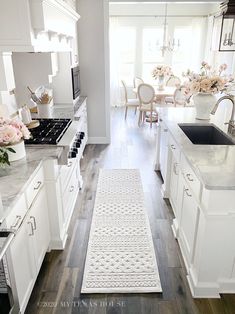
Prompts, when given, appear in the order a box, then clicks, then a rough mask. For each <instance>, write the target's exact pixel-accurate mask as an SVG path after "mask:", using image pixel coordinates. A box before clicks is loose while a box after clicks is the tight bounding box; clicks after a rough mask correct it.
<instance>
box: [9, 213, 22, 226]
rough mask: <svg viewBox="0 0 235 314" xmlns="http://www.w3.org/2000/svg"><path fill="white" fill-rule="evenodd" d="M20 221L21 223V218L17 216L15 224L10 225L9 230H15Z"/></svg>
mask: <svg viewBox="0 0 235 314" xmlns="http://www.w3.org/2000/svg"><path fill="white" fill-rule="evenodd" d="M20 221H21V216H19V215H17V216H16V222H15V223H14V224H13V225H11V228H16V227H17V226H18V224H19V222H20Z"/></svg>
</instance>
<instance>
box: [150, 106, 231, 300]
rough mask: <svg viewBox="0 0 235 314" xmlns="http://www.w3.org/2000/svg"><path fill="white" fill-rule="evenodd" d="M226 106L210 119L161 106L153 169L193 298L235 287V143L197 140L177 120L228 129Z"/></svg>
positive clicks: (215, 293) (191, 111)
mask: <svg viewBox="0 0 235 314" xmlns="http://www.w3.org/2000/svg"><path fill="white" fill-rule="evenodd" d="M228 108H229V109H227V108H221V110H220V111H219V112H218V113H217V114H216V115H215V116H212V117H211V120H210V121H200V120H196V119H195V109H194V108H166V109H162V108H161V109H159V126H158V131H157V145H156V148H157V149H156V166H155V169H156V170H160V171H161V175H162V178H163V185H162V194H163V197H164V198H169V200H170V203H171V206H172V209H173V212H174V216H175V218H174V220H173V224H172V229H173V232H174V235H175V237H176V239H177V241H178V243H179V246H180V249H181V253H182V256H183V259H184V262H185V266H186V269H187V273H188V275H187V278H188V282H189V285H190V289H191V292H192V295H193V296H194V297H212V298H217V297H219V294H220V293H234V292H235V251H234V244H233V239H234V238H235V146H234V145H196V144H193V143H192V142H191V141H190V139H189V138H188V137H187V136H186V135H185V133H184V132H183V131H182V129H181V128H180V127H179V125H178V124H185V123H186V124H187V123H189V124H195V123H196V124H200V125H204V124H208V123H213V124H214V125H215V126H217V127H219V128H220V129H222V130H223V131H225V132H226V131H227V126H226V125H224V122H227V121H228V120H227V117H228V113H229V111H230V107H229V106H228Z"/></svg>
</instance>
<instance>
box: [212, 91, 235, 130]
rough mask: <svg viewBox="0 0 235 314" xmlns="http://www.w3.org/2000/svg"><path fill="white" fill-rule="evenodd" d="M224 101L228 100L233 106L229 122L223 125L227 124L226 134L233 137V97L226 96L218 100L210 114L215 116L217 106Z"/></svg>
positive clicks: (234, 122)
mask: <svg viewBox="0 0 235 314" xmlns="http://www.w3.org/2000/svg"><path fill="white" fill-rule="evenodd" d="M225 99H227V100H230V101H231V102H232V104H233V109H232V114H231V118H230V120H229V122H226V123H225V124H228V133H229V134H231V135H234V133H235V121H234V113H235V99H234V96H233V95H226V96H223V97H221V98H219V99H218V100H217V102H216V104H215V107H214V109H213V110H212V111H211V114H215V112H216V110H217V108H218V106H219V104H220V103H221V101H223V100H225Z"/></svg>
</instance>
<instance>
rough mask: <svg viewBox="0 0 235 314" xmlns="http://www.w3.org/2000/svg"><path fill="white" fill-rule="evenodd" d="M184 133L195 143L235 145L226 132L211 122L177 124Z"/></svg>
mask: <svg viewBox="0 0 235 314" xmlns="http://www.w3.org/2000/svg"><path fill="white" fill-rule="evenodd" d="M178 125H179V127H180V128H181V130H182V131H183V132H184V134H185V135H186V136H187V137H188V138H189V139H190V141H191V142H192V143H193V144H196V145H235V141H233V140H232V139H231V138H230V137H229V136H228V135H227V134H225V133H224V132H222V131H221V130H220V129H219V128H217V127H216V126H215V125H213V124H206V125H205V124H204V125H202V124H185V123H184V124H178Z"/></svg>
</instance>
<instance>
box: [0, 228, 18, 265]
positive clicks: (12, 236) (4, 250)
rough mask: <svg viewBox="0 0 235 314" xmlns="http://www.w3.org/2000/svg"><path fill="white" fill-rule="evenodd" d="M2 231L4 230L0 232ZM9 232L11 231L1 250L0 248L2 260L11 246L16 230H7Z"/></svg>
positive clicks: (0, 258)
mask: <svg viewBox="0 0 235 314" xmlns="http://www.w3.org/2000/svg"><path fill="white" fill-rule="evenodd" d="M1 232H3V231H0V234H1ZM7 232H8V233H9V235H8V236H7V238H6V240H5V242H4V243H3V246H2V247H1V250H0V261H1V260H2V258H3V256H4V255H5V253H6V251H7V249H8V248H9V246H10V244H11V242H12V240H13V238H14V237H15V233H14V232H11V231H10V232H9V231H7Z"/></svg>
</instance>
